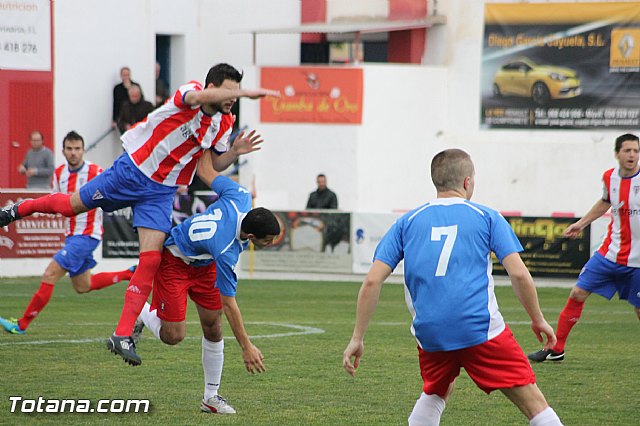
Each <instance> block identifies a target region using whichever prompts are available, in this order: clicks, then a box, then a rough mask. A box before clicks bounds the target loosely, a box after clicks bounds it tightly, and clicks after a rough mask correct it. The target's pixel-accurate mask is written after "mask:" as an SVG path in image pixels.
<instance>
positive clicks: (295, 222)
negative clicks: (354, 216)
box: [241, 211, 351, 274]
mask: <svg viewBox="0 0 640 426" xmlns="http://www.w3.org/2000/svg"><path fill="white" fill-rule="evenodd" d="M274 214H275V215H276V218H277V219H278V222H280V229H281V233H280V236H279V237H278V238H277V239H276V241H274V243H273V245H271V246H269V247H265V248H264V249H262V250H256V251H254V253H253V259H250V256H251V253H247V252H245V253H244V254H243V255H242V256H243V258H242V264H241V265H242V269H243V270H250V269H251V267H252V266H253V268H254V270H256V271H290V272H319V273H342V274H348V273H351V242H350V238H349V237H350V236H349V228H350V218H351V214H350V213H336V212H309V211H304V212H274ZM252 263H253V264H252Z"/></svg>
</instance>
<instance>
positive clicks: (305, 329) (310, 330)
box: [0, 321, 324, 346]
mask: <svg viewBox="0 0 640 426" xmlns="http://www.w3.org/2000/svg"><path fill="white" fill-rule="evenodd" d="M190 322H192V323H194V324H199V322H196V321H190ZM246 324H256V325H271V326H274V327H283V328H290V329H294V330H297V331H290V332H288V333H272V334H258V335H255V336H249V338H251V339H273V338H278V337H289V336H301V335H305V334H322V333H324V330H323V329H321V328H316V327H309V326H305V325H297V324H287V323H282V322H247V323H246ZM77 325H85V324H77ZM148 334H149V333H148ZM184 339H185V340H196V339H197V340H200V339H202V336H186V337H185V338H184ZM225 339H235V337H233V336H230V337H225ZM106 340H107V338H106V337H88V338H85V339H58V340H31V341H28V342H21V341H13V342H3V343H0V346H12V345H49V344H55V343H73V344H77V343H93V342H105V341H106Z"/></svg>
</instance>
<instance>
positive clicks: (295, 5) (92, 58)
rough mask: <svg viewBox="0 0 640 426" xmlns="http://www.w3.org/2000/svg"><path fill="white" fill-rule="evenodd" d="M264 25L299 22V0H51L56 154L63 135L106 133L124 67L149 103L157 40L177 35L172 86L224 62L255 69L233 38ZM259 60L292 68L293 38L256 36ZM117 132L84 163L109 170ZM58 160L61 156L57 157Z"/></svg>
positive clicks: (296, 53)
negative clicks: (263, 0)
mask: <svg viewBox="0 0 640 426" xmlns="http://www.w3.org/2000/svg"><path fill="white" fill-rule="evenodd" d="M265 16H268V17H269V19H268V23H269V25H289V26H291V25H297V24H298V23H299V22H300V2H299V1H297V0H274V1H269V2H261V1H252V0H235V1H233V2H228V1H222V0H181V1H179V2H177V1H172V0H134V1H131V0H111V1H108V2H105V1H101V0H64V1H57V2H54V31H55V35H54V39H55V51H54V67H55V68H54V72H55V74H54V75H55V83H54V96H55V101H54V103H55V106H54V110H55V140H56V149H55V151H56V153H58V152H59V151H60V150H61V149H62V145H61V144H62V138H63V137H64V135H65V134H66V133H67V132H68V131H69V130H71V129H75V130H77V131H78V132H79V133H80V134H81V135H83V136H84V137H85V140H86V142H87V143H91V142H93V141H94V140H96V139H97V138H98V136H99V135H101V134H103V133H104V132H105V131H106V130H108V129H109V126H110V123H111V108H112V101H113V98H112V90H113V86H114V85H116V84H117V83H119V82H120V78H119V71H120V68H121V67H122V66H129V67H130V68H131V71H132V78H133V79H134V80H135V81H137V82H139V83H140V84H141V85H142V89H143V91H144V93H145V97H146V98H147V100H150V99H153V95H154V91H155V74H154V73H155V36H156V34H162V35H172V36H176V37H181V43H179V44H180V46H176V47H177V48H180V47H182V48H183V52H181V54H180V55H178V57H180V56H181V57H182V58H184V60H183V61H182V63H180V62H179V63H177V64H175V63H174V64H173V67H172V70H171V71H172V76H175V77H176V78H175V80H176V81H172V84H171V86H172V87H171V89H173V90H175V89H176V88H177V86H178V85H180V84H182V83H183V82H186V81H188V80H192V79H194V80H198V81H203V80H204V78H205V76H206V73H207V71H208V70H209V68H210V67H211V66H212V65H214V64H216V63H219V62H228V63H230V64H232V65H234V66H236V67H237V68H239V69H243V68H245V67H248V66H251V65H252V64H253V54H252V52H253V50H252V36H251V34H249V33H247V32H244V33H232V31H237V30H239V29H255V28H260V27H264V26H265V19H264V17H265ZM256 41H257V43H256V45H257V52H258V54H257V57H256V61H257V63H260V64H262V65H269V64H279V65H283V64H284V65H297V64H298V62H299V57H300V36H299V35H295V34H293V35H264V36H258V37H257V40H256ZM121 152H122V151H121V148H120V142H119V140H118V138H117V137H116V136H115V134H112V135H111V136H110V137H108V138H107V139H106V140H105V141H104V142H103V143H101V144H99V145H98V147H97V148H96V149H95V150H93V151H91V152H89V153H88V155H87V158H88V159H89V160H91V161H94V162H96V163H98V164H100V165H103V166H109V165H110V164H111V162H112V161H113V159H114V158H115V157H116V156H117V155H119V154H120V153H121ZM56 159H57V161H58V162H59V163H62V161H63V158H62V156H61V155H58V156H57V157H56Z"/></svg>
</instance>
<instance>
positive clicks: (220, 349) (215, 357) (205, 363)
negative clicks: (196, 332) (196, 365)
mask: <svg viewBox="0 0 640 426" xmlns="http://www.w3.org/2000/svg"><path fill="white" fill-rule="evenodd" d="M223 365H224V339H223V340H220V341H219V342H210V341H209V340H207V339H205V338H204V336H202V369H203V370H204V399H205V401H206V400H207V399H209V398H211V397H212V396H215V395H217V394H218V389H219V388H220V379H221V378H222V366H223Z"/></svg>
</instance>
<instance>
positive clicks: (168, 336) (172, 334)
mask: <svg viewBox="0 0 640 426" xmlns="http://www.w3.org/2000/svg"><path fill="white" fill-rule="evenodd" d="M173 324H175V323H173ZM185 334H186V330H185V328H184V326H183V327H180V326H175V325H167V324H165V323H163V324H162V328H160V340H162V342H164V343H166V344H167V345H177V344H178V343H180V342H182V341H183V340H184V337H185Z"/></svg>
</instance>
